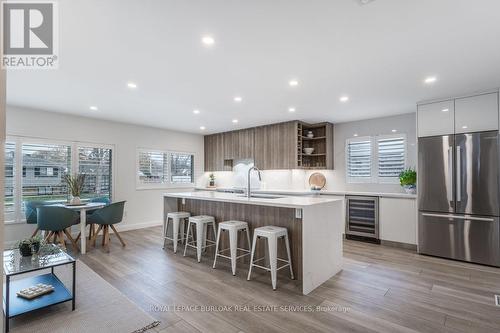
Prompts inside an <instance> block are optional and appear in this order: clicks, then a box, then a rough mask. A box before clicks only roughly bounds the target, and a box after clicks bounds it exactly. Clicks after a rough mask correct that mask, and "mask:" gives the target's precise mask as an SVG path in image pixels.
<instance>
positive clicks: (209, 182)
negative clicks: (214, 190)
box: [208, 173, 215, 186]
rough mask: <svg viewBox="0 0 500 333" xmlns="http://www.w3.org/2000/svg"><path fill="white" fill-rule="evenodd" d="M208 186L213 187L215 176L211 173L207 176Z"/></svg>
mask: <svg viewBox="0 0 500 333" xmlns="http://www.w3.org/2000/svg"><path fill="white" fill-rule="evenodd" d="M208 185H209V186H215V175H214V174H213V173H211V174H210V175H208Z"/></svg>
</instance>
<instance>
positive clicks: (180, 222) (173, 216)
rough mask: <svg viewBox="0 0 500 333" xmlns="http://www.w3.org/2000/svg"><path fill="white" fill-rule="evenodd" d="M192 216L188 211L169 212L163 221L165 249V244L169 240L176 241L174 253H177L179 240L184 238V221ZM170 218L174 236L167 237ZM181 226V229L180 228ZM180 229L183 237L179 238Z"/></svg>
mask: <svg viewBox="0 0 500 333" xmlns="http://www.w3.org/2000/svg"><path fill="white" fill-rule="evenodd" d="M189 216H191V214H190V213H188V212H171V213H168V214H167V218H166V220H165V221H163V249H165V245H166V243H167V240H171V241H173V242H174V253H177V243H178V242H179V241H181V242H183V241H184V240H185V238H184V227H185V225H184V222H185V220H186V219H187V218H189ZM170 220H172V225H173V228H172V238H170V237H167V231H168V225H169V222H170ZM179 226H180V230H179ZM179 231H180V233H181V238H180V239H179Z"/></svg>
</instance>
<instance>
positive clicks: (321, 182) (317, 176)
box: [309, 172, 326, 189]
mask: <svg viewBox="0 0 500 333" xmlns="http://www.w3.org/2000/svg"><path fill="white" fill-rule="evenodd" d="M325 185H326V178H325V176H324V175H323V174H322V173H320V172H315V173H313V174H312V175H311V176H310V177H309V186H311V187H312V186H314V187H316V188H319V189H322V188H323V187H325Z"/></svg>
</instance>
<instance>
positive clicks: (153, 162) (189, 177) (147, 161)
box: [137, 149, 194, 189]
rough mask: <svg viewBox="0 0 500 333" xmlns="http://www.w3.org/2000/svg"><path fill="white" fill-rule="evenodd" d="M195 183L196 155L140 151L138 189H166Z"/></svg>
mask: <svg viewBox="0 0 500 333" xmlns="http://www.w3.org/2000/svg"><path fill="white" fill-rule="evenodd" d="M193 183H194V155H193V154H189V153H179V152H163V151H153V150H144V149H139V150H138V153H137V187H138V188H142V189H147V188H162V187H163V188H165V187H172V186H173V185H183V184H185V185H192V184H193Z"/></svg>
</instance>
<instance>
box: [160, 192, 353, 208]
mask: <svg viewBox="0 0 500 333" xmlns="http://www.w3.org/2000/svg"><path fill="white" fill-rule="evenodd" d="M163 196H164V197H167V198H178V199H193V200H207V201H220V202H233V203H240V204H248V205H257V206H274V207H285V208H304V207H309V206H314V205H321V204H327V203H333V202H336V201H343V199H340V198H328V197H324V196H286V195H282V196H280V197H279V198H247V197H245V196H243V195H241V194H235V193H223V192H215V191H211V192H209V191H197V192H178V193H164V194H163Z"/></svg>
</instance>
